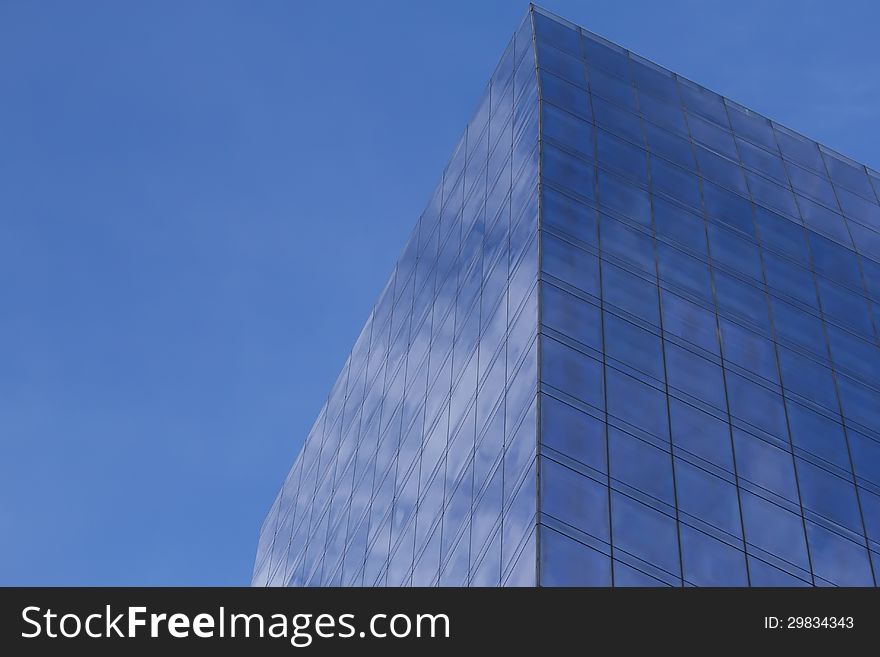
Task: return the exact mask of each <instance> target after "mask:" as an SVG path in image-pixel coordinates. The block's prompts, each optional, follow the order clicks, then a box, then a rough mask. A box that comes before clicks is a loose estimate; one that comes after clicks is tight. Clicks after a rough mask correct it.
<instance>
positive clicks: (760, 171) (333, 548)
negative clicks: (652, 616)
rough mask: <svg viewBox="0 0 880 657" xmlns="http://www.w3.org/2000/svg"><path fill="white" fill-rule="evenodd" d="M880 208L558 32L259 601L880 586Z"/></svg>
mask: <svg viewBox="0 0 880 657" xmlns="http://www.w3.org/2000/svg"><path fill="white" fill-rule="evenodd" d="M878 193H880V175H878V174H877V173H876V172H873V171H870V170H868V169H866V168H865V167H864V166H862V165H859V164H857V163H855V162H852V161H851V160H849V159H848V158H846V157H844V156H842V155H840V154H837V153H834V152H833V151H831V150H829V149H827V148H826V147H824V146H821V145H819V144H817V143H816V142H814V141H812V140H809V139H807V138H805V137H803V136H801V135H799V134H797V133H795V132H793V131H791V130H789V129H787V128H785V127H783V126H780V125H778V124H776V123H774V122H772V121H770V120H768V119H766V118H764V117H762V116H760V115H758V114H756V113H754V112H752V111H750V110H748V109H746V108H744V107H742V106H739V105H737V104H736V103H734V102H732V101H729V100H727V99H725V98H722V97H721V96H719V95H717V94H714V93H713V92H711V91H709V90H707V89H704V88H703V87H701V86H699V85H697V84H695V83H693V82H691V81H689V80H686V79H684V78H681V77H679V76H677V75H675V74H674V73H671V72H669V71H667V70H665V69H662V68H660V67H658V66H656V65H654V64H652V63H651V62H649V61H647V60H644V59H642V58H641V57H638V56H637V55H634V54H632V53H630V52H628V51H626V50H624V49H622V48H620V47H618V46H616V45H614V44H611V43H609V42H607V41H605V40H604V39H602V38H601V37H598V36H596V35H593V34H591V33H589V32H586V31H585V30H583V29H580V28H578V27H576V26H574V25H571V24H569V23H567V22H565V21H564V20H562V19H559V18H557V17H555V16H552V15H550V14H547V13H546V12H544V11H543V10H540V9H537V8H532V9H530V11H529V12H528V14H527V16H526V18H525V19H524V21H523V22H522V24H521V25H520V26H519V28H518V29H517V32H516V34H515V35H514V37H513V39H512V40H511V42H510V44H509V45H508V47H507V49H506V50H505V52H504V55H503V56H502V59H501V62H500V64H499V65H498V67H497V69H496V71H495V73H494V75H493V76H492V79H491V81H490V83H489V86H488V88H487V90H486V93H485V95H484V97H483V98H482V99H481V101H480V102H479V104H478V109H477V111H476V112H475V114H474V117H473V118H472V120H471V122H470V123H469V124H468V126H467V128H466V130H465V133H464V135H463V136H462V138H461V140H460V142H459V144H458V145H457V146H456V147H455V149H454V153H453V155H452V158H451V159H450V161H449V164H448V165H447V167H446V169H445V171H444V173H443V175H442V176H441V179H440V182H439V183H438V185H437V188H436V190H435V192H434V194H433V195H432V197H431V199H430V201H429V202H428V206H427V207H426V209H425V211H424V213H423V215H422V217H421V218H420V220H419V222H418V224H417V226H416V228H415V230H414V232H413V234H412V237H411V238H410V240H409V242H408V244H407V246H406V248H405V250H404V252H403V254H402V256H401V257H400V260H399V261H398V263H397V266H396V268H395V270H394V272H393V273H392V275H391V277H390V279H389V281H388V283H387V285H386V288H385V290H384V291H383V292H382V294H381V295H380V298H379V300H378V302H377V303H376V305H375V307H374V309H373V311H372V313H371V315H370V317H369V319H368V321H367V323H366V326H365V327H364V329H363V331H362V333H361V335H360V337H359V338H358V340H357V342H356V344H355V346H354V348H353V349H352V351H351V354H350V355H349V358H348V360H347V362H346V365H345V367H344V368H343V371H342V373H341V374H340V375H339V378H338V380H337V382H336V384H335V385H334V387H333V389H332V390H331V392H330V394H329V395H328V398H327V402H326V404H325V406H324V408H323V409H322V410H321V412H320V413H319V415H318V419H317V420H316V422H315V424H314V426H313V428H312V430H311V432H310V434H309V436H308V438H307V439H306V442H305V445H304V447H303V449H302V452H301V454H300V455H299V457H298V458H297V460H296V462H295V463H294V465H293V467H292V468H291V470H290V473H289V475H288V477H287V479H286V481H285V482H284V484H283V486H282V489H281V491H280V492H279V493H278V496H277V498H276V500H275V502H274V503H273V505H272V507H271V509H270V511H269V514H268V516H267V518H266V520H265V522H264V524H263V527H262V529H261V532H260V541H259V546H258V551H257V559H256V563H255V569H254V578H253V583H254V584H255V585H271V586H281V585H365V586H371V585H388V586H400V585H415V586H434V585H439V586H499V585H500V586H505V585H507V586H534V585H536V584H539V585H546V586H583V585H586V586H749V585H751V586H830V585H854V586H874V585H876V583H877V577H878V574H877V573H875V570H874V569H875V567H876V566H877V565H878V564H880V334H878V328H880V204H878Z"/></svg>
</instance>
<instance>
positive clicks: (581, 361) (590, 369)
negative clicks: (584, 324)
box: [541, 337, 604, 408]
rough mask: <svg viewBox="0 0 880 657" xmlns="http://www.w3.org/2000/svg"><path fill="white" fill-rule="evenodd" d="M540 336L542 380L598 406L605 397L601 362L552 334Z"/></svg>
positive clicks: (601, 404)
mask: <svg viewBox="0 0 880 657" xmlns="http://www.w3.org/2000/svg"><path fill="white" fill-rule="evenodd" d="M541 339H542V341H543V342H542V347H543V352H542V355H543V359H542V363H541V378H542V379H543V381H545V382H546V383H548V384H549V385H551V386H553V387H555V388H558V389H559V390H562V391H563V392H565V393H567V394H569V395H571V396H572V397H576V398H577V399H580V400H581V401H585V402H587V403H589V404H592V405H593V406H596V407H599V408H601V407H602V406H603V401H604V400H603V394H602V364H601V363H600V362H599V361H597V360H593V359H592V358H590V357H589V356H587V355H585V354H582V353H581V352H579V351H577V350H576V349H572V348H571V347H569V346H568V345H564V344H562V343H561V342H557V341H556V340H553V339H552V338H546V337H542V338H541Z"/></svg>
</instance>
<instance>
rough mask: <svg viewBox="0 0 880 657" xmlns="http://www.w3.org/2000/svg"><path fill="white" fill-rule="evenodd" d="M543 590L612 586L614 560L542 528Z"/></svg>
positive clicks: (571, 539)
mask: <svg viewBox="0 0 880 657" xmlns="http://www.w3.org/2000/svg"><path fill="white" fill-rule="evenodd" d="M541 585H542V586H611V557H609V556H607V555H605V554H602V553H601V552H598V551H596V550H594V549H593V548H591V547H587V546H586V545H584V544H583V543H579V542H578V541H576V540H574V539H573V538H569V537H568V536H566V535H565V534H560V533H559V532H556V531H553V530H552V529H550V528H549V527H544V526H542V527H541Z"/></svg>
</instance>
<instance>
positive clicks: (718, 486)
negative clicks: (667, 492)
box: [675, 459, 742, 536]
mask: <svg viewBox="0 0 880 657" xmlns="http://www.w3.org/2000/svg"><path fill="white" fill-rule="evenodd" d="M675 487H676V491H677V492H678V504H679V508H680V509H681V510H682V512H684V513H687V514H690V515H692V516H694V517H695V518H699V519H700V520H702V521H703V522H706V523H708V524H710V525H713V526H714V527H717V528H718V529H721V530H723V531H725V532H727V533H728V534H731V535H733V536H742V529H741V524H740V514H739V499H738V497H737V492H736V487H735V486H734V485H733V484H731V483H730V482H727V481H724V480H723V479H721V478H720V477H716V476H715V475H712V474H709V473H708V472H707V471H705V470H703V469H702V468H698V467H696V466H694V465H691V464H690V463H688V462H687V461H683V460H681V459H676V460H675Z"/></svg>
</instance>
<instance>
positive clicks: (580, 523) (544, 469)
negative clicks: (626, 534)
mask: <svg viewBox="0 0 880 657" xmlns="http://www.w3.org/2000/svg"><path fill="white" fill-rule="evenodd" d="M541 511H542V512H543V513H546V514H548V515H551V516H553V517H554V518H556V519H557V520H560V521H562V522H564V523H566V524H568V525H571V526H572V527H574V528H575V529H577V530H580V531H582V532H584V533H586V534H589V535H590V536H594V537H596V538H598V539H601V540H603V541H606V542H607V541H608V539H609V536H608V488H607V486H604V485H602V484H600V483H598V482H595V481H593V480H592V479H589V478H588V477H585V476H583V475H582V474H580V473H577V472H575V471H574V470H572V469H571V468H567V467H565V466H564V465H560V464H559V463H557V462H556V461H553V460H551V459H548V458H546V457H542V458H541Z"/></svg>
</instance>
